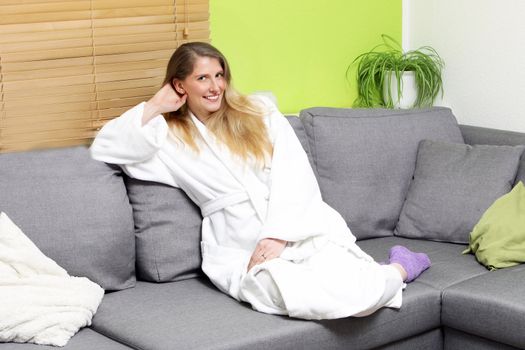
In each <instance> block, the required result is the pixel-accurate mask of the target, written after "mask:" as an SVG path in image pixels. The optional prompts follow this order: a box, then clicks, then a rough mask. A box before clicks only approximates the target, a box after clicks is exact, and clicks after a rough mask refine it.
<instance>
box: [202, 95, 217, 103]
mask: <svg viewBox="0 0 525 350" xmlns="http://www.w3.org/2000/svg"><path fill="white" fill-rule="evenodd" d="M220 97H221V95H220V94H219V95H210V96H204V98H205V99H207V100H208V101H211V102H216V101H218V100H219V98H220Z"/></svg>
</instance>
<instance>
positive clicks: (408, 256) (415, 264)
mask: <svg viewBox="0 0 525 350" xmlns="http://www.w3.org/2000/svg"><path fill="white" fill-rule="evenodd" d="M390 264H399V265H401V267H403V269H404V270H405V271H406V274H407V277H406V279H405V282H412V281H413V280H415V279H416V278H417V277H418V276H419V275H421V273H422V272H423V271H425V270H426V269H428V268H429V267H430V265H431V262H430V259H429V258H428V255H426V254H425V253H414V252H413V251H410V250H409V249H407V248H405V247H403V246H400V245H396V246H393V247H392V248H390Z"/></svg>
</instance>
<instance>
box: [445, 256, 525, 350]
mask: <svg viewBox="0 0 525 350" xmlns="http://www.w3.org/2000/svg"><path fill="white" fill-rule="evenodd" d="M524 295H525V265H519V266H515V267H511V268H508V269H502V270H496V271H491V272H488V273H486V274H484V275H482V276H478V277H475V278H472V279H470V280H467V281H464V282H462V283H459V284H456V285H454V286H451V287H449V288H447V289H445V291H444V292H443V306H442V322H443V325H444V326H447V327H450V328H455V329H457V330H460V331H463V332H466V333H470V334H473V335H476V336H481V337H485V338H488V339H490V340H493V341H497V342H501V343H504V344H508V345H511V346H515V347H518V348H521V349H525V332H523V330H524V329H525V303H524Z"/></svg>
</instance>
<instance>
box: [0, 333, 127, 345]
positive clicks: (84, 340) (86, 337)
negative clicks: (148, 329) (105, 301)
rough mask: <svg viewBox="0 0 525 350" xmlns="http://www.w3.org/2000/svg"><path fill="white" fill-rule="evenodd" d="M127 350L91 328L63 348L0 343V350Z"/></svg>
mask: <svg viewBox="0 0 525 350" xmlns="http://www.w3.org/2000/svg"><path fill="white" fill-rule="evenodd" d="M53 349H55V350H56V349H60V350H95V349H96V350H129V349H131V348H130V347H128V346H125V345H123V344H121V343H118V342H116V341H114V340H111V339H109V338H108V337H105V336H103V335H102V334H99V333H97V332H95V331H94V330H92V329H91V328H83V329H81V330H80V332H78V333H77V334H75V335H74V336H73V338H71V339H70V340H69V341H68V343H67V344H66V345H65V346H64V347H55V346H46V345H36V344H27V343H24V344H19V343H3V344H2V343H0V350H53Z"/></svg>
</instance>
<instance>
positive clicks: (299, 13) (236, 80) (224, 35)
mask: <svg viewBox="0 0 525 350" xmlns="http://www.w3.org/2000/svg"><path fill="white" fill-rule="evenodd" d="M401 15H402V14H401V0H324V1H322V0H210V22H211V41H212V44H213V45H214V46H216V47H217V48H218V49H219V50H221V51H222V53H223V54H224V55H225V56H226V57H227V58H228V61H229V63H230V66H231V69H232V73H233V85H234V86H235V88H236V89H237V90H239V91H240V92H242V93H245V94H249V93H252V92H254V91H258V90H271V91H272V92H273V93H274V94H275V95H276V96H277V100H278V104H279V108H280V110H281V111H282V112H283V113H297V112H298V111H300V110H301V109H304V108H308V107H316V106H330V107H350V106H351V105H352V102H353V100H354V99H355V97H356V87H355V83H354V80H355V69H354V70H352V71H351V72H350V76H351V77H352V80H351V84H349V83H348V82H347V80H346V79H345V72H346V68H347V66H348V65H349V64H350V63H351V62H352V61H353V59H354V58H355V57H357V56H358V55H359V54H360V53H363V52H365V51H368V50H370V49H371V48H372V47H374V46H375V45H377V44H379V43H380V41H381V37H380V35H381V34H382V33H386V34H389V35H391V36H392V37H394V38H396V39H397V40H399V42H401Z"/></svg>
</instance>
